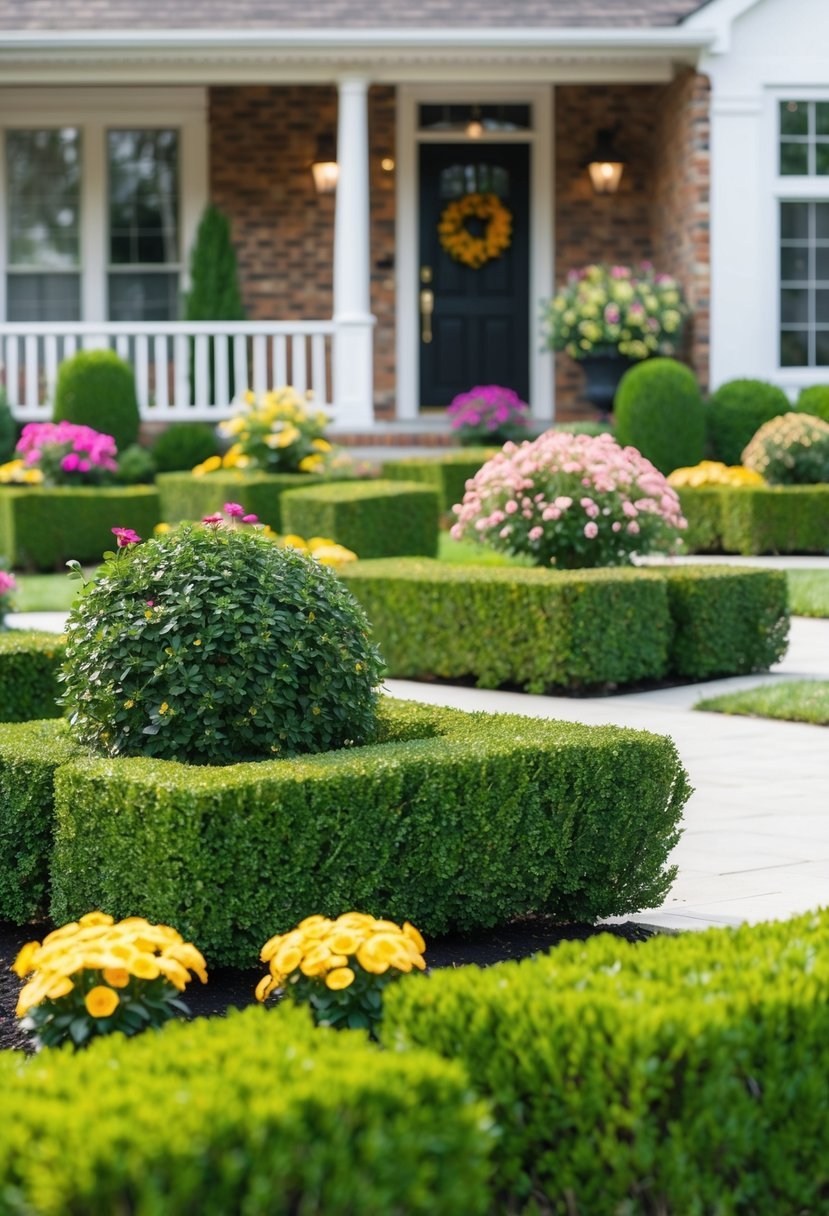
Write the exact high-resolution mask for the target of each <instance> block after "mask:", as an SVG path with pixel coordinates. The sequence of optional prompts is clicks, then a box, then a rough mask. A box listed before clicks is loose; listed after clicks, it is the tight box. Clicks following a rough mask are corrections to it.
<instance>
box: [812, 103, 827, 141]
mask: <svg viewBox="0 0 829 1216" xmlns="http://www.w3.org/2000/svg"><path fill="white" fill-rule="evenodd" d="M815 132H816V134H818V135H829V101H816V102H815Z"/></svg>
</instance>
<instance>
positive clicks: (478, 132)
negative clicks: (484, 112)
mask: <svg viewBox="0 0 829 1216" xmlns="http://www.w3.org/2000/svg"><path fill="white" fill-rule="evenodd" d="M483 133H484V124H483V123H482V122H481V107H480V106H473V107H472V117H471V118H470V119H469V122H468V123H467V124H466V136H467V139H480V138H481V136H482V135H483Z"/></svg>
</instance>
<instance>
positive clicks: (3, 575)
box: [0, 570, 17, 595]
mask: <svg viewBox="0 0 829 1216" xmlns="http://www.w3.org/2000/svg"><path fill="white" fill-rule="evenodd" d="M16 590H17V580H16V579H15V577H14V575H13V574H9V573H8V572H7V571H6V570H0V595H8V593H9V592H10V591H16Z"/></svg>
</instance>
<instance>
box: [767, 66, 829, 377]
mask: <svg viewBox="0 0 829 1216" xmlns="http://www.w3.org/2000/svg"><path fill="white" fill-rule="evenodd" d="M786 101H826V102H829V89H826V88H822V89H815V88H802V87H796V86H793V87H792V88H788V89H786V88H775V89H770V90H769V91H768V94H767V97H766V103H767V104H766V122H765V128H766V132H767V133H768V138H767V140H766V147H767V149H768V151H767V167H768V182H769V191H768V197H769V198H770V200H771V202H770V206H769V214H768V219H767V223H766V232H767V235H768V241H769V247H770V248H771V250H772V256H773V265H772V268H771V270H770V272H769V273H768V274H767V275H766V276H765V283H766V290H767V291H769V290H770V292H771V296H772V299H773V301H774V304H773V307H772V308H771V309H770V313H771V315H772V318H773V327H774V328H773V332H771V333H770V334H769V335H768V341H769V349H770V350H772V351H773V352H774V353H773V358H772V368H773V373H772V375H773V379H774V381H775V382H776V383H778V384H781V385H783V387H784V388H787V389H790V390H791V391H792V392H796V391H797V390H798V389H800V388H805V387H808V386H809V385H812V384H817V383H820V382H821V381H829V366H824V365H815V366H806V365H802V366H797V367H784V366H783V365H782V364H781V362H780V334H781V324H782V317H781V308H780V296H781V279H780V249H781V245H780V242H781V239H782V237H781V232H780V204H781V203H824V202H825V203H829V175H823V176H817V175H816V174H810V175H806V174H803V175H798V174H786V175H785V176H784V175H783V174H781V173H780V118H779V115H780V103H781V102H786ZM810 160H811V158H810ZM761 290H762V284H761Z"/></svg>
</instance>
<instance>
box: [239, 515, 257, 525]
mask: <svg viewBox="0 0 829 1216" xmlns="http://www.w3.org/2000/svg"><path fill="white" fill-rule="evenodd" d="M242 523H243V524H258V523H259V516H258V515H243V516H242Z"/></svg>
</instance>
